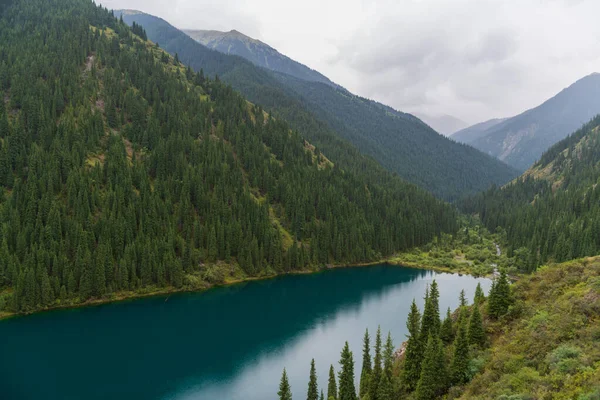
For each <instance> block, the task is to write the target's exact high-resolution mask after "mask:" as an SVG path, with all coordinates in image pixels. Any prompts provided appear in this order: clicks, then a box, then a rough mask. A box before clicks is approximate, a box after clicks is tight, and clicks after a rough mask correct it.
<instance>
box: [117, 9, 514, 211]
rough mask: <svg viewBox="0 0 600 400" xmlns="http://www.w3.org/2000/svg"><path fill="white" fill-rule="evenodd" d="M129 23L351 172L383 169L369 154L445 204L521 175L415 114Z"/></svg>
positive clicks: (156, 22) (147, 23)
mask: <svg viewBox="0 0 600 400" xmlns="http://www.w3.org/2000/svg"><path fill="white" fill-rule="evenodd" d="M123 19H124V20H125V21H126V22H128V23H133V22H136V23H138V24H140V25H142V26H143V27H144V28H145V29H146V31H147V32H148V37H149V38H150V39H151V40H152V41H154V42H156V43H159V44H160V46H161V47H162V48H164V49H165V50H167V51H168V52H169V53H171V54H173V55H175V54H177V55H178V56H179V57H180V58H181V60H182V61H183V62H184V63H186V64H189V65H191V67H192V68H193V69H194V70H196V71H200V70H203V71H204V73H205V74H207V75H210V76H214V75H215V74H218V75H219V77H220V78H221V79H222V80H223V81H225V82H228V83H230V84H231V85H232V86H233V87H234V88H235V89H237V90H239V91H240V92H242V93H243V94H244V95H245V96H247V97H248V98H249V99H250V100H251V101H253V102H256V103H258V104H261V105H263V106H264V107H265V108H267V109H269V110H271V111H272V112H274V113H276V115H279V116H281V117H283V118H285V119H286V120H287V121H289V122H290V124H292V126H293V127H294V128H295V129H298V130H299V131H300V132H301V133H302V134H303V135H305V136H306V137H307V138H308V139H309V140H310V141H311V142H312V143H313V144H315V145H317V146H318V147H319V148H321V150H323V151H324V152H325V153H326V154H328V155H329V156H330V157H332V158H335V159H336V160H338V162H339V163H342V165H344V167H352V168H355V169H357V170H361V169H364V168H365V167H368V168H369V169H373V168H376V167H375V166H374V165H373V164H375V163H374V162H373V161H372V160H367V159H365V157H361V156H360V154H361V153H362V154H363V155H367V156H370V157H373V158H374V159H375V160H376V161H377V162H379V163H381V165H383V166H384V167H385V168H386V169H388V170H389V171H392V172H395V173H397V174H398V175H400V176H401V177H402V178H404V179H406V180H408V181H410V182H413V183H416V184H418V185H419V186H421V187H424V188H425V189H427V190H429V191H431V192H432V193H434V194H436V195H437V196H439V197H441V198H444V199H446V200H455V199H458V198H461V197H463V196H465V195H467V194H469V193H475V192H477V191H480V190H484V189H487V188H489V186H490V185H491V184H492V183H495V184H503V183H505V182H507V181H509V180H510V179H512V178H514V177H515V176H516V175H517V172H516V171H515V170H513V169H512V168H510V167H508V166H507V165H506V164H504V163H502V162H500V161H498V160H496V159H494V158H493V157H490V156H488V155H485V154H482V153H481V152H479V151H476V150H475V149H473V148H471V147H470V146H466V145H463V144H458V143H454V142H453V141H451V140H449V139H447V138H445V137H443V136H441V135H439V134H438V133H436V132H435V131H434V130H433V129H431V128H429V127H428V126H427V125H426V124H424V123H423V122H422V121H420V120H419V119H418V118H416V117H414V116H412V115H410V114H405V113H402V112H399V111H396V110H394V109H392V108H390V107H387V106H385V105H383V104H380V103H377V102H374V101H371V100H368V99H364V98H361V97H359V96H355V95H353V94H352V93H350V92H348V91H347V90H345V89H343V88H341V87H333V86H331V85H327V84H324V83H320V82H311V81H307V80H303V79H298V78H296V77H293V76H291V75H287V74H282V73H279V72H274V71H268V70H266V69H263V68H260V67H257V66H255V65H253V64H252V63H251V62H249V61H247V60H245V59H243V58H241V57H239V56H231V55H228V54H223V53H219V52H217V51H214V50H211V49H209V48H207V47H205V46H203V45H201V44H200V43H197V42H195V41H194V40H193V39H192V38H190V37H189V36H187V35H186V34H185V33H183V32H182V31H179V30H178V29H177V28H175V27H173V26H171V25H170V24H168V23H167V22H166V21H164V20H162V19H160V18H157V17H154V16H151V15H148V14H144V13H139V12H125V13H124V14H123ZM240 54H242V55H243V53H240ZM340 138H343V139H344V140H340ZM348 142H350V143H352V145H353V146H351V145H349V144H348ZM354 146H355V147H354ZM356 149H358V150H359V151H360V153H359V151H357V150H356Z"/></svg>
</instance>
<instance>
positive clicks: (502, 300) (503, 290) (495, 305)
mask: <svg viewBox="0 0 600 400" xmlns="http://www.w3.org/2000/svg"><path fill="white" fill-rule="evenodd" d="M511 302H512V300H511V294H510V283H509V282H508V277H507V275H506V272H504V271H502V272H501V273H500V276H499V277H498V279H496V280H495V281H494V282H493V283H492V287H491V289H490V294H489V298H488V303H487V306H488V314H489V315H490V316H492V317H494V318H500V317H501V316H503V315H504V314H506V313H507V312H508V307H509V306H510V304H511Z"/></svg>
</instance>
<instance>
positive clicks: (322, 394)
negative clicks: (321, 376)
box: [319, 389, 325, 400]
mask: <svg viewBox="0 0 600 400" xmlns="http://www.w3.org/2000/svg"><path fill="white" fill-rule="evenodd" d="M319 400H325V394H324V393H323V389H321V397H319Z"/></svg>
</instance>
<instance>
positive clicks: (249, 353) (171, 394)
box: [0, 265, 490, 400]
mask: <svg viewBox="0 0 600 400" xmlns="http://www.w3.org/2000/svg"><path fill="white" fill-rule="evenodd" d="M433 279H436V280H437V282H438V284H439V287H440V292H441V295H440V308H441V309H442V310H441V313H442V315H444V314H445V310H446V308H447V307H448V306H450V307H451V308H452V309H454V308H455V307H456V306H457V305H458V295H459V293H460V291H461V289H465V291H466V293H467V295H468V297H469V299H472V297H473V294H474V291H475V287H476V286H477V283H478V282H480V283H481V284H482V287H483V288H484V290H485V291H486V293H487V291H488V289H489V286H490V281H489V280H487V279H476V278H473V277H470V276H458V275H451V274H440V273H434V272H429V271H424V270H417V269H411V268H401V267H395V266H385V265H379V266H373V267H363V268H344V269H341V268H340V269H335V270H329V271H326V272H323V273H320V274H314V275H293V276H284V277H280V278H277V279H272V280H267V281H256V282H249V283H244V284H239V285H234V286H230V287H224V288H216V289H212V290H210V291H207V292H203V293H187V294H177V295H171V296H170V297H168V298H167V297H154V298H147V299H140V300H135V301H130V302H122V303H115V304H107V305H102V306H97V307H88V308H80V309H74V310H59V311H52V312H47V313H41V314H37V315H33V316H28V317H22V318H15V319H11V320H7V321H0V394H1V396H0V397H2V399H6V400H13V399H15V400H21V399H23V400H29V399H42V398H43V399H46V400H49V399H61V400H66V399H88V400H94V399H112V400H120V399H123V400H125V399H127V400H137V399H144V400H152V399H158V400H163V399H165V400H167V399H168V400H171V399H173V400H196V399H200V400H241V399H244V400H268V399H275V398H277V390H278V385H279V379H280V377H281V371H282V369H283V368H284V367H286V369H287V371H288V374H289V378H290V383H291V385H292V391H293V395H294V398H296V399H301V398H305V397H306V389H307V385H308V372H309V369H310V360H311V358H313V357H314V358H315V362H316V366H317V373H318V378H319V388H324V389H326V386H327V376H328V371H329V365H330V364H333V365H334V367H335V368H336V372H337V367H338V361H339V355H340V351H341V349H342V346H343V344H344V341H346V340H348V341H349V342H350V346H351V349H352V350H353V352H354V360H355V367H356V372H355V374H356V376H357V378H358V376H360V368H361V365H360V364H361V359H362V353H361V351H362V336H363V334H364V330H365V328H369V331H370V332H371V336H372V337H373V336H374V334H375V331H376V330H377V325H378V324H379V325H381V329H382V332H384V333H385V334H387V332H388V331H390V332H391V334H392V337H393V339H394V344H395V345H396V347H399V346H400V344H401V343H402V341H403V340H405V335H406V332H407V331H406V317H407V315H408V310H409V307H410V303H411V301H412V299H413V298H416V299H417V302H418V304H419V307H420V308H421V309H422V307H423V294H424V292H425V288H426V286H427V285H428V284H430V283H431V282H432V280H433Z"/></svg>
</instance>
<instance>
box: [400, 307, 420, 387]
mask: <svg viewBox="0 0 600 400" xmlns="http://www.w3.org/2000/svg"><path fill="white" fill-rule="evenodd" d="M420 323H421V314H420V313H419V308H418V307H417V303H416V302H415V300H414V299H413V302H412V304H411V306H410V313H409V314H408V320H407V321H406V327H407V328H408V341H407V342H406V349H405V351H404V370H403V371H402V381H403V383H404V386H405V387H406V388H407V389H408V390H409V391H412V390H414V389H415V388H416V387H417V382H418V381H419V376H420V375H421V362H422V360H423V346H422V341H421V339H420V332H419V329H420Z"/></svg>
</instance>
